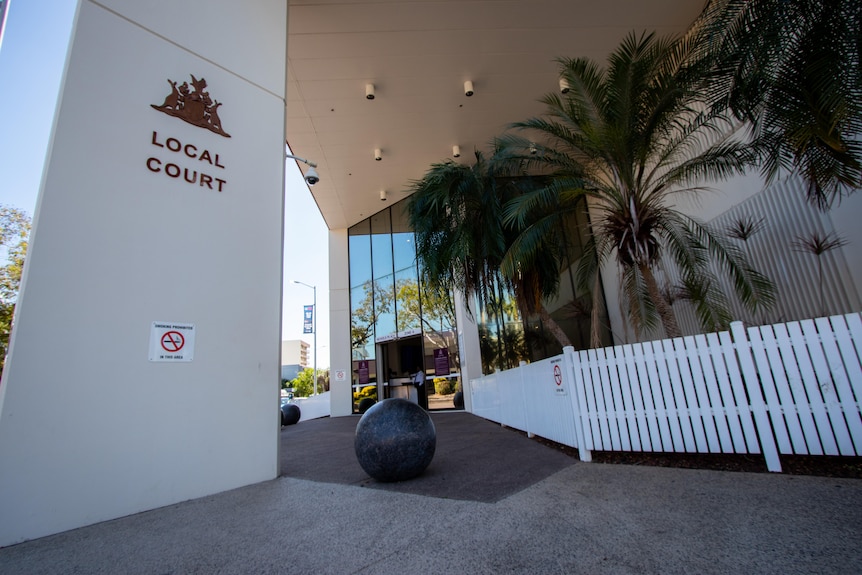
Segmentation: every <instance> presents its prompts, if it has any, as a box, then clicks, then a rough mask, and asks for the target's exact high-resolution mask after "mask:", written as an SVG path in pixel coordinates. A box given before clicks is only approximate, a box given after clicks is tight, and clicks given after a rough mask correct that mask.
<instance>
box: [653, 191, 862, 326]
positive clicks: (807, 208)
mask: <svg viewBox="0 0 862 575" xmlns="http://www.w3.org/2000/svg"><path fill="white" fill-rule="evenodd" d="M759 218H763V223H764V225H763V228H762V229H761V230H760V231H758V232H757V233H755V234H754V235H752V236H751V237H749V238H748V240H747V241H743V240H739V239H735V238H731V239H730V241H731V242H735V243H736V245H738V246H739V247H740V248H741V249H742V250H743V251H744V252H745V253H746V255H747V256H748V257H749V260H750V261H751V263H752V264H753V265H754V267H755V269H757V270H758V271H760V272H761V273H763V274H765V275H766V276H767V277H769V278H770V279H771V280H772V281H773V282H774V283H775V286H776V294H777V298H776V299H777V302H776V305H775V307H774V308H773V309H772V310H770V311H769V312H763V311H758V312H757V313H755V314H752V313H751V312H749V311H747V310H745V309H744V308H743V306H742V305H741V304H740V303H739V302H738V300H737V299H736V297H735V292H734V289H733V285H732V283H731V281H730V280H729V279H728V278H726V277H725V276H724V275H722V274H720V273H719V274H718V276H719V280H720V282H721V285H722V289H723V291H724V293H726V294H728V298H729V300H730V303H731V311H732V314H733V319H735V320H740V321H744V322H745V323H746V324H748V325H763V324H769V323H778V322H786V321H794V320H801V319H806V318H811V317H818V316H824V315H835V314H844V313H850V312H855V311H859V310H860V309H862V300H860V297H859V293H858V291H857V288H856V286H855V285H854V283H853V280H852V277H851V275H850V271H849V267H848V265H847V258H846V257H845V255H844V250H845V249H859V246H855V247H854V246H845V247H843V248H838V249H834V250H831V251H828V252H826V253H823V254H821V255H820V256H819V257H818V256H815V255H813V254H811V253H808V252H805V251H804V250H803V249H802V248H800V247H799V246H798V245H797V244H798V243H799V242H800V240H801V239H802V238H806V237H811V235H812V234H813V233H815V232H816V233H818V234H819V235H820V237H824V236H830V235H831V237H835V228H834V226H833V224H832V220H831V218H830V217H829V214H828V213H823V212H821V211H819V210H817V209H816V208H814V207H813V206H811V205H809V204H808V203H806V200H805V190H804V188H803V185H802V183H801V181H800V180H798V179H787V180H783V181H781V182H778V183H776V184H774V185H772V186H770V187H768V188H766V189H765V190H763V191H762V192H760V193H758V194H756V195H755V196H752V197H751V198H749V199H748V200H746V201H744V202H742V203H740V204H738V205H736V206H734V207H733V208H731V209H730V210H728V211H726V212H724V213H723V214H721V215H720V216H718V217H716V218H714V219H713V220H711V221H710V222H708V224H709V226H710V227H711V228H712V229H713V230H716V231H718V232H720V233H722V234H724V235H727V230H728V228H730V227H731V226H732V225H733V223H734V222H735V221H738V220H740V219H754V220H757V219H759ZM818 258H819V260H820V263H821V264H822V274H823V280H822V284H821V282H820V277H819V275H820V274H819V272H818ZM665 276H666V277H667V278H668V280H669V282H670V283H671V284H678V283H679V276H678V274H677V273H676V271H675V270H672V269H666V270H665ZM821 295H822V305H821ZM673 307H674V311H675V312H676V314H677V321H678V322H679V324H680V328H681V329H682V331H683V333H684V334H696V333H700V332H701V329H700V325H699V323H698V321H697V318H696V316H695V314H694V312H693V310H692V308H691V305H690V304H688V303H687V302H684V301H678V302H676V303H675V304H674V306H673Z"/></svg>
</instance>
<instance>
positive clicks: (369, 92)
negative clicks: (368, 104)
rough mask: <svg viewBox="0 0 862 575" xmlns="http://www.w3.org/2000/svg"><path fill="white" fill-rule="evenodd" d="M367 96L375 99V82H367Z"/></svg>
mask: <svg viewBox="0 0 862 575" xmlns="http://www.w3.org/2000/svg"><path fill="white" fill-rule="evenodd" d="M365 97H366V98H367V99H369V100H373V99H374V84H365Z"/></svg>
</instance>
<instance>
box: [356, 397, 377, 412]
mask: <svg viewBox="0 0 862 575" xmlns="http://www.w3.org/2000/svg"><path fill="white" fill-rule="evenodd" d="M375 403H377V401H376V400H374V399H371V398H370V397H363V398H362V399H361V400H360V401H359V405H358V406H357V409H358V410H359V413H365V412H366V411H368V410H369V409H371V406H372V405H374V404H375Z"/></svg>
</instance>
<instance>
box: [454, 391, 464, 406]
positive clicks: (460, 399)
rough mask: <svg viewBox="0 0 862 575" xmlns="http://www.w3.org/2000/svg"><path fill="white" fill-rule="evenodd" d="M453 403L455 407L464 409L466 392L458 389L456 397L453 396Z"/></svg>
mask: <svg viewBox="0 0 862 575" xmlns="http://www.w3.org/2000/svg"><path fill="white" fill-rule="evenodd" d="M452 405H453V406H454V407H455V409H464V392H463V391H456V392H455V395H454V397H452Z"/></svg>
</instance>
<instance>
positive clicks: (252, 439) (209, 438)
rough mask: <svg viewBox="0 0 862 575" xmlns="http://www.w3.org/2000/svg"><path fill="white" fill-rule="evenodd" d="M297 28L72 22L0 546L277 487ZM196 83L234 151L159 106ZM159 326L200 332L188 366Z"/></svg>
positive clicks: (253, 11) (118, 6)
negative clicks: (154, 348) (202, 83)
mask: <svg viewBox="0 0 862 575" xmlns="http://www.w3.org/2000/svg"><path fill="white" fill-rule="evenodd" d="M286 19H287V6H286V3H285V2H282V1H276V0H251V1H246V2H242V3H239V2H233V1H231V0H183V1H182V2H176V1H170V2H169V1H163V0H158V1H152V2H137V1H135V0H106V1H103V2H98V3H97V2H91V1H86V0H85V1H82V2H81V3H80V5H79V8H78V16H77V19H76V23H75V27H74V32H73V42H72V48H71V51H70V54H69V56H68V60H67V67H66V72H65V77H64V83H63V89H62V93H61V100H60V105H59V107H58V110H57V115H56V117H55V125H54V132H53V137H52V142H51V146H50V151H49V160H48V163H47V165H46V170H45V173H44V176H43V183H42V190H41V193H40V196H39V200H38V204H37V208H36V213H35V218H34V226H33V235H32V238H31V243H30V253H29V254H28V259H27V266H26V269H25V274H24V279H23V285H22V290H21V294H20V298H19V303H18V308H17V310H16V312H17V317H16V325H15V332H14V334H13V340H12V343H11V348H10V353H9V356H8V359H7V363H6V371H5V373H4V378H3V382H2V385H0V546H4V545H9V544H12V543H16V542H19V541H23V540H26V539H31V538H35V537H39V536H43V535H48V534H51V533H55V532H59V531H63V530H67V529H71V528H74V527H78V526H83V525H87V524H91V523H94V522H98V521H103V520H106V519H111V518H115V517H119V516H123V515H127V514H131V513H135V512H139V511H143V510H147V509H152V508H156V507H160V506H164V505H168V504H171V503H174V502H178V501H183V500H187V499H190V498H195V497H200V496H203V495H207V494H211V493H216V492H220V491H224V490H227V489H231V488H235V487H238V486H242V485H246V484H250V483H254V482H258V481H263V480H267V479H271V478H274V477H276V476H277V474H278V429H279V421H278V415H277V410H276V409H275V406H276V405H277V402H278V393H279V391H278V389H279V363H280V362H279V342H280V340H281V337H280V321H279V310H280V299H281V261H282V258H281V250H282V247H281V246H282V242H281V237H282V216H281V214H282V213H283V181H284V157H283V153H284V127H283V126H284V121H283V120H284V86H285V61H286V34H287V33H286V29H287V26H286ZM34 73H37V72H36V71H34ZM190 74H193V75H195V76H196V77H197V78H205V79H206V80H207V82H208V88H207V90H208V91H209V93H210V95H211V97H212V98H214V99H215V100H218V101H219V102H222V103H223V105H222V107H221V108H220V109H219V115H220V117H221V120H222V124H223V128H224V130H225V131H226V132H227V133H229V134H230V135H231V136H232V137H230V138H225V137H223V136H221V135H218V134H215V133H213V132H211V131H209V130H206V129H204V128H200V127H197V126H193V125H191V124H188V123H186V122H184V121H182V120H180V119H178V118H175V117H171V116H168V115H166V114H164V113H161V112H159V111H156V110H154V109H153V108H152V107H151V106H150V105H151V104H155V105H159V104H161V103H162V102H163V101H164V98H165V96H166V95H167V94H168V93H170V86H169V84H168V82H167V80H168V79H171V80H174V81H177V82H179V83H182V82H184V81H190ZM154 132H155V133H157V134H158V136H157V138H156V141H157V142H160V143H162V144H164V143H165V140H166V139H167V138H169V137H170V138H175V139H176V140H177V141H180V142H182V143H183V144H184V145H186V144H191V145H193V146H194V149H192V148H187V149H186V150H187V151H189V152H190V153H191V154H195V155H197V156H198V157H200V156H201V155H202V154H203V150H208V151H209V152H210V154H209V157H210V159H212V160H213V163H212V164H210V163H209V162H208V161H201V160H200V159H197V158H191V157H189V156H188V155H185V154H184V153H183V152H177V153H175V152H170V151H169V150H167V149H166V148H163V147H159V146H158V145H155V144H154V143H153V140H154V136H153V133H154ZM216 154H217V155H218V161H215V155H216ZM149 158H157V159H158V160H159V161H160V162H161V164H160V165H161V166H162V167H164V166H165V165H166V164H167V163H175V164H176V165H178V166H180V167H181V168H182V167H187V168H189V169H190V170H192V171H194V170H195V169H197V170H198V171H202V172H204V173H208V174H210V175H211V176H213V177H214V178H219V179H222V180H224V182H225V183H224V184H222V186H221V187H222V190H221V191H218V190H217V189H215V188H214V189H209V188H208V186H204V187H201V186H200V185H199V184H198V183H196V184H190V183H187V182H185V181H183V179H182V176H181V177H180V178H171V177H168V176H166V175H165V173H164V171H161V172H154V171H151V170H150V169H148V159H149ZM216 164H218V165H216ZM158 165H159V164H157V163H153V164H151V166H158ZM154 321H167V322H181V323H192V324H194V325H195V328H196V338H195V339H196V341H195V349H194V359H193V361H190V362H183V363H167V362H152V361H149V353H148V351H149V343H150V331H151V324H152V322H154Z"/></svg>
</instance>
